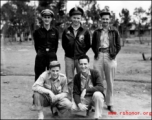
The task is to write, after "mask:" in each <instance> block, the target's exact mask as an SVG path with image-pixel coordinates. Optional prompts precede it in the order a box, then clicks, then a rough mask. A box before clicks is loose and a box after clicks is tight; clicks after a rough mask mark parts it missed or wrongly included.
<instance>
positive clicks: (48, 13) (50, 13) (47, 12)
mask: <svg viewBox="0 0 152 120" xmlns="http://www.w3.org/2000/svg"><path fill="white" fill-rule="evenodd" d="M41 15H42V16H44V15H47V16H52V17H53V16H54V12H53V11H52V10H50V9H44V10H42V11H41Z"/></svg>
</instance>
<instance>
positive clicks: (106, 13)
mask: <svg viewBox="0 0 152 120" xmlns="http://www.w3.org/2000/svg"><path fill="white" fill-rule="evenodd" d="M103 15H109V16H110V17H111V14H110V12H109V11H107V10H105V9H103V10H102V11H101V12H100V17H102V16H103Z"/></svg>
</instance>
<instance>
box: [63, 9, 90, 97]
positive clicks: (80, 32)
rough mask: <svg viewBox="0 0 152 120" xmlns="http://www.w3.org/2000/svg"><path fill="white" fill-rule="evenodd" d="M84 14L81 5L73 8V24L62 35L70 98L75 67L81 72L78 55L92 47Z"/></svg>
mask: <svg viewBox="0 0 152 120" xmlns="http://www.w3.org/2000/svg"><path fill="white" fill-rule="evenodd" d="M83 15H84V12H83V10H82V9H81V8H80V7H75V8H72V9H71V10H70V12H69V16H70V18H71V21H72V24H71V25H70V26H69V27H68V28H66V29H65V30H64V32H63V35H62V47H63V49H64V51H65V71H66V76H67V79H68V87H69V90H70V92H71V93H70V94H71V96H70V98H72V89H73V77H74V72H75V68H76V71H77V73H78V72H79V67H78V57H80V56H82V55H85V54H86V53H87V51H88V50H89V48H90V34H89V31H88V30H86V29H84V28H83V27H82V25H81V20H82V17H83Z"/></svg>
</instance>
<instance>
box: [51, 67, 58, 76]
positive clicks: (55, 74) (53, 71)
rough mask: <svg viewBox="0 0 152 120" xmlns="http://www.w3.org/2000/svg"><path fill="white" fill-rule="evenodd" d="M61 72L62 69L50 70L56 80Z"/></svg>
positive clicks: (54, 68)
mask: <svg viewBox="0 0 152 120" xmlns="http://www.w3.org/2000/svg"><path fill="white" fill-rule="evenodd" d="M59 71H60V68H59V67H53V68H51V69H50V73H51V78H53V79H56V78H58V76H59Z"/></svg>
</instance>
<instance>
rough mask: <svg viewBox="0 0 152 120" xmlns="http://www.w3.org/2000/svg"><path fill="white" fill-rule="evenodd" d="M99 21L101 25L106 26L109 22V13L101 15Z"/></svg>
mask: <svg viewBox="0 0 152 120" xmlns="http://www.w3.org/2000/svg"><path fill="white" fill-rule="evenodd" d="M101 23H102V26H103V27H108V25H109V23H110V16H109V15H103V16H102V18H101Z"/></svg>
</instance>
